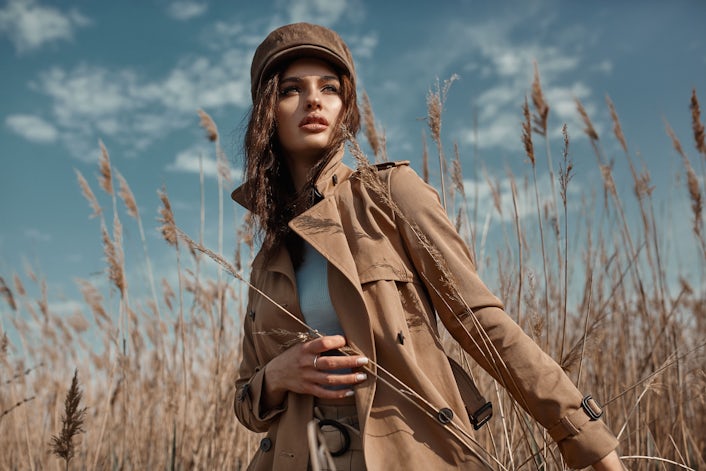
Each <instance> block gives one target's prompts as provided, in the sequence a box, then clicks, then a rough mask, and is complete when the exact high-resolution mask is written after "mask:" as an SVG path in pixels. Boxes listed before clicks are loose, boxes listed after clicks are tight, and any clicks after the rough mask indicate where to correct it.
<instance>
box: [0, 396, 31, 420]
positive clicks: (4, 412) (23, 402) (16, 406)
mask: <svg viewBox="0 0 706 471" xmlns="http://www.w3.org/2000/svg"><path fill="white" fill-rule="evenodd" d="M35 397H36V396H32V397H26V398H24V399H22V400H21V401H18V402H16V403H15V404H13V405H12V406H11V407H9V408H8V409H7V410H4V411H2V413H0V422H2V419H4V418H5V416H6V415H8V414H9V413H10V412H12V411H13V410H15V409H17V408H18V407H21V406H22V404H26V403H28V402H29V401H33V400H34V399H35Z"/></svg>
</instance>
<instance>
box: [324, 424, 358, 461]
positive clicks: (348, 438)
mask: <svg viewBox="0 0 706 471" xmlns="http://www.w3.org/2000/svg"><path fill="white" fill-rule="evenodd" d="M325 425H330V426H331V427H333V428H335V429H336V430H338V431H339V432H341V435H343V446H342V447H341V448H339V449H338V450H336V451H332V450H329V453H331V456H333V457H336V456H341V455H342V454H344V453H345V452H347V451H348V449H349V448H350V447H351V436H350V434H349V433H348V430H347V429H346V427H344V426H343V424H342V423H341V422H338V421H336V420H331V419H323V420H319V430H321V427H323V426H325Z"/></svg>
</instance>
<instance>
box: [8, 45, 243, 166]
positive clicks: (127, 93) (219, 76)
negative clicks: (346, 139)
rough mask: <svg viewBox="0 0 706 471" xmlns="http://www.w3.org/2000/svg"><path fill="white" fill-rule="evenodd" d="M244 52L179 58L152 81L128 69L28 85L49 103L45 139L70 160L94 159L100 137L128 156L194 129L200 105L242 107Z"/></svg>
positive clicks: (72, 73)
mask: <svg viewBox="0 0 706 471" xmlns="http://www.w3.org/2000/svg"><path fill="white" fill-rule="evenodd" d="M247 54H248V53H247V52H245V51H244V50H242V49H229V50H227V51H225V52H223V53H222V54H221V55H220V57H216V58H215V59H209V58H205V57H198V56H195V57H189V58H184V59H182V60H181V61H180V62H179V63H178V64H177V65H176V66H175V67H174V68H173V69H172V70H171V71H169V72H168V73H167V74H166V75H165V76H163V77H158V78H147V77H146V76H143V75H140V74H138V73H136V72H134V71H132V70H130V69H118V70H115V69H109V68H105V67H97V66H89V65H79V66H77V67H75V68H73V69H70V70H66V69H63V68H59V67H53V68H51V69H49V70H47V71H45V72H43V73H42V74H40V76H39V77H38V79H37V80H35V81H34V82H32V83H31V85H30V87H31V88H33V89H34V90H36V91H38V92H40V93H43V94H45V95H48V96H49V97H50V98H51V100H52V118H53V119H52V121H53V123H46V122H45V124H46V126H44V127H43V129H44V134H43V136H44V138H45V139H47V140H48V139H50V138H51V139H54V140H56V139H57V138H58V139H60V140H61V142H63V143H64V145H65V146H66V147H67V148H68V149H69V151H70V152H71V153H72V154H73V155H74V156H75V157H77V158H80V159H82V160H86V161H93V160H94V159H95V158H96V157H97V155H98V154H97V153H96V152H95V149H96V143H97V141H98V139H99V138H101V137H103V138H105V137H112V138H113V139H114V140H117V141H118V142H119V143H121V144H123V145H124V146H125V147H126V152H127V153H128V154H134V153H136V152H139V151H141V150H144V149H146V148H148V147H149V146H150V144H151V143H152V142H154V141H155V140H156V139H159V138H161V137H163V136H165V135H166V134H168V133H170V132H173V131H175V130H177V129H181V128H184V127H185V126H188V125H190V124H192V123H193V122H194V120H195V118H196V111H197V110H198V109H199V108H208V109H210V110H217V109H220V108H222V107H225V106H237V107H241V108H245V107H247V106H248V105H249V104H250V93H249V68H248V67H246V66H244V65H245V64H247V62H248V60H249V57H248V56H247ZM25 122H26V120H25ZM35 122H36V121H35ZM19 124H22V123H21V122H20V123H19ZM19 124H18V122H17V120H16V119H15V120H14V121H13V122H12V123H8V126H12V125H14V126H13V130H15V132H18V133H20V132H21V131H19V130H18V129H20V130H21V129H22V128H21V127H20V126H19ZM52 128H53V129H54V133H53V134H52V133H51V131H50V129H52ZM21 135H23V136H24V137H25V138H27V139H30V136H28V135H26V134H21ZM34 139H35V140H37V139H39V137H35V138H34Z"/></svg>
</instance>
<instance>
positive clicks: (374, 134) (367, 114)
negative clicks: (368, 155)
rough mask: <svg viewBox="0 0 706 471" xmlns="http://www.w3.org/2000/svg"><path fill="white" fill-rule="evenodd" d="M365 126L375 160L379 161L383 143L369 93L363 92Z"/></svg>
mask: <svg viewBox="0 0 706 471" xmlns="http://www.w3.org/2000/svg"><path fill="white" fill-rule="evenodd" d="M363 127H364V129H365V137H366V138H367V139H368V143H369V144H370V148H371V149H372V150H373V155H375V160H376V161H378V160H380V158H381V157H382V143H381V140H380V136H379V135H378V131H377V128H376V127H375V114H374V113H373V107H372V105H371V104H370V98H369V97H368V94H367V93H363Z"/></svg>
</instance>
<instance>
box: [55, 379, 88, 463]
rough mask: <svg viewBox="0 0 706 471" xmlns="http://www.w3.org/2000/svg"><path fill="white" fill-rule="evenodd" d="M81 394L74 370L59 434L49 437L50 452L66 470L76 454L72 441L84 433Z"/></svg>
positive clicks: (83, 410) (83, 408) (84, 409)
mask: <svg viewBox="0 0 706 471" xmlns="http://www.w3.org/2000/svg"><path fill="white" fill-rule="evenodd" d="M82 396H83V393H82V392H81V389H80V387H79V383H78V369H76V370H74V377H73V379H72V380H71V387H70V388H69V391H68V392H67V393H66V399H65V400H64V414H63V415H62V417H61V423H62V427H61V432H60V433H59V434H58V435H53V436H52V437H51V451H52V453H54V454H55V455H56V456H58V457H59V458H62V459H63V460H64V463H65V465H66V470H68V469H69V461H71V458H73V457H74V454H75V452H76V448H75V444H74V439H75V438H76V437H77V436H78V435H79V434H80V433H83V432H85V430H84V428H83V423H84V420H85V418H86V408H85V407H79V406H80V405H81V398H82Z"/></svg>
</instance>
